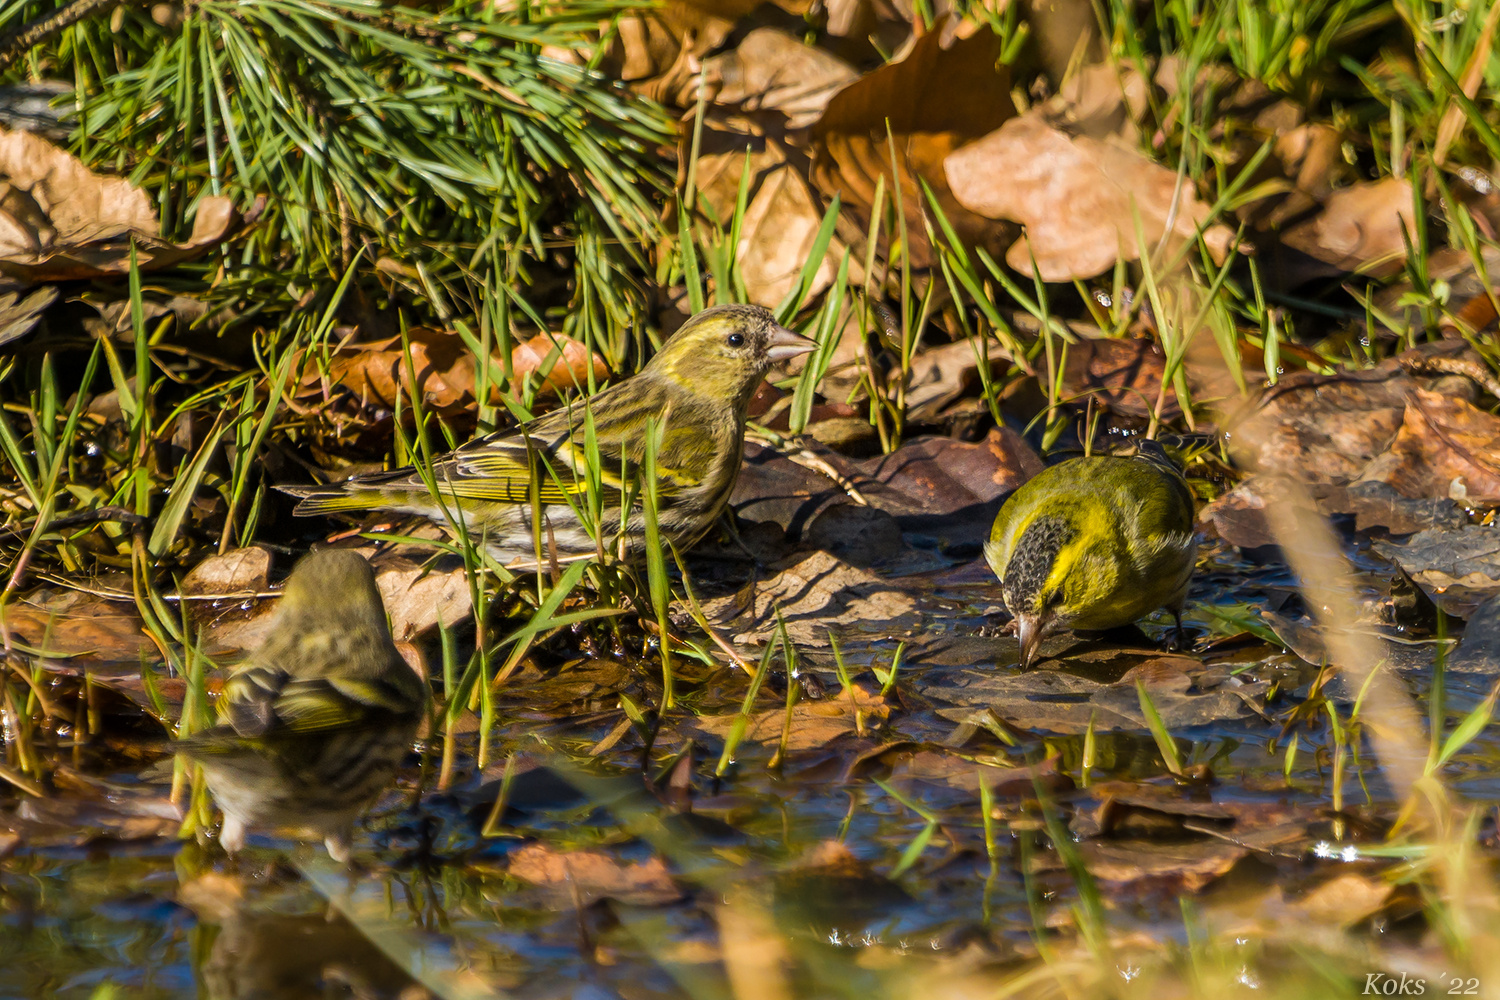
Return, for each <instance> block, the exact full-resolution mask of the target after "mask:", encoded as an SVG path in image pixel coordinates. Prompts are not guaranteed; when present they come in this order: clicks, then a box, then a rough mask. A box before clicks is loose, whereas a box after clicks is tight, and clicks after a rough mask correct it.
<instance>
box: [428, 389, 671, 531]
mask: <svg viewBox="0 0 1500 1000" xmlns="http://www.w3.org/2000/svg"><path fill="white" fill-rule="evenodd" d="M605 397H609V398H605ZM622 398H624V397H621V396H619V395H618V394H616V395H613V396H612V395H610V390H606V391H605V393H603V394H601V395H600V396H597V397H595V399H594V400H592V401H590V403H589V404H588V405H589V409H590V411H591V412H592V414H593V423H594V427H593V437H594V450H595V451H596V452H597V454H598V461H597V463H595V462H593V461H591V456H590V453H589V452H590V449H589V446H588V444H587V436H588V435H587V432H586V424H585V420H586V418H585V416H584V409H583V407H582V406H575V407H572V408H570V409H561V410H554V411H552V412H551V413H549V414H547V415H546V416H544V417H542V418H540V419H538V420H535V421H532V422H531V423H530V424H527V425H525V426H524V427H520V428H517V429H514V430H507V431H502V432H499V433H496V434H491V435H489V436H487V437H483V438H479V439H477V440H475V441H471V442H469V443H468V444H466V445H464V446H463V447H461V448H459V449H458V450H457V451H454V452H452V453H451V454H449V455H448V456H446V457H445V458H444V459H443V460H442V461H440V462H438V463H436V464H435V466H434V468H433V473H434V475H435V477H436V478H437V481H438V486H439V488H440V489H441V490H443V491H444V492H451V493H452V494H453V495H454V496H456V497H459V498H461V499H472V500H489V501H494V502H500V503H527V502H529V501H530V500H531V489H532V486H531V483H532V479H533V477H535V478H536V480H537V492H538V499H540V500H541V502H542V503H544V504H561V503H568V502H570V501H574V500H576V499H577V498H580V497H583V496H585V495H587V493H588V491H589V478H590V477H589V474H588V470H590V469H592V471H593V477H594V478H595V481H596V482H597V484H598V489H599V490H600V491H602V492H603V494H604V505H605V506H606V507H610V506H618V504H619V498H620V495H621V494H622V493H623V492H626V484H631V485H630V489H631V490H632V491H633V490H634V489H635V488H636V487H635V485H634V484H636V483H638V482H639V480H640V470H641V459H642V452H643V439H644V434H645V419H646V418H645V410H646V409H647V408H650V407H652V406H653V405H656V410H655V414H654V415H655V416H656V417H657V418H659V419H660V418H664V417H665V416H666V413H667V412H669V411H670V409H671V407H670V405H669V404H661V401H655V400H654V397H653V399H651V400H639V401H637V400H631V401H630V402H629V405H623V404H621V403H620V400H621V399H622ZM683 486H684V483H683V482H680V481H679V477H677V476H676V475H674V473H673V472H672V470H670V469H667V468H665V467H663V466H660V465H659V466H658V469H657V493H658V495H659V496H661V497H672V496H673V495H675V494H676V493H678V492H679V491H680V490H681V489H682V488H683Z"/></svg>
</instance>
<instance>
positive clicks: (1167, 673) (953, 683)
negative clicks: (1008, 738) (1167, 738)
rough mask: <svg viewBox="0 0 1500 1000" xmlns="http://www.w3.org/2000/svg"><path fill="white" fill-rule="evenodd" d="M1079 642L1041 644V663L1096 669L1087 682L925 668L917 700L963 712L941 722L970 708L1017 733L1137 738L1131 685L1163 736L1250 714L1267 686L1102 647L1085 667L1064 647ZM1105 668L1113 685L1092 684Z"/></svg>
mask: <svg viewBox="0 0 1500 1000" xmlns="http://www.w3.org/2000/svg"><path fill="white" fill-rule="evenodd" d="M1080 642H1081V640H1079V639H1077V638H1076V637H1061V638H1058V639H1056V640H1053V642H1052V644H1049V645H1044V646H1043V649H1042V651H1043V654H1044V655H1045V656H1047V657H1049V658H1051V657H1055V656H1058V655H1060V654H1065V658H1064V659H1063V660H1060V661H1059V662H1060V663H1062V664H1064V665H1066V666H1067V667H1068V668H1070V669H1088V668H1090V667H1093V668H1096V669H1091V670H1090V674H1091V676H1082V675H1081V674H1075V673H1069V672H1067V671H1066V670H1063V669H1045V670H1032V671H1028V672H1026V673H1010V672H1006V671H996V670H995V669H994V668H993V667H988V666H987V667H984V668H975V667H957V668H952V669H930V670H929V671H928V673H927V674H925V675H923V676H922V677H920V678H918V679H917V680H916V681H915V682H914V683H915V684H916V685H917V690H918V692H919V693H920V694H921V695H922V696H923V697H925V698H930V699H932V700H933V701H936V702H938V703H940V704H944V703H946V704H948V705H953V706H964V707H963V708H954V709H945V710H943V711H942V712H941V713H940V714H943V715H944V717H948V718H956V719H957V718H967V717H968V715H969V714H970V709H971V708H985V709H992V710H993V711H994V713H995V714H996V715H997V716H998V717H999V718H1000V719H1002V720H1003V721H1005V722H1007V723H1009V724H1011V725H1013V726H1016V727H1018V728H1021V729H1029V730H1041V731H1047V732H1054V733H1074V734H1076V733H1083V732H1085V731H1087V729H1088V728H1089V727H1090V726H1091V725H1092V726H1094V727H1095V728H1096V729H1097V730H1098V731H1099V732H1111V731H1116V730H1132V731H1138V732H1145V731H1146V730H1147V728H1148V727H1147V723H1146V715H1145V713H1144V712H1143V711H1142V709H1141V702H1140V693H1139V691H1138V690H1137V689H1136V681H1137V680H1139V681H1140V682H1141V683H1142V684H1144V685H1145V686H1146V690H1147V692H1148V693H1149V694H1150V696H1151V699H1152V702H1153V703H1154V704H1155V706H1156V709H1157V711H1158V712H1159V713H1160V715H1161V718H1162V721H1163V722H1164V723H1165V724H1166V726H1167V728H1168V729H1171V730H1177V729H1183V728H1186V727H1189V726H1199V725H1203V724H1205V723H1209V722H1215V721H1218V720H1220V719H1237V718H1243V717H1245V716H1247V715H1250V714H1253V712H1254V710H1255V708H1256V706H1257V702H1256V699H1257V698H1259V697H1260V696H1261V695H1263V694H1264V692H1265V690H1266V688H1267V686H1268V685H1266V684H1265V683H1263V682H1259V681H1256V682H1251V683H1244V682H1241V681H1240V680H1239V679H1238V678H1234V677H1231V676H1229V674H1228V672H1227V671H1226V670H1224V669H1223V668H1221V667H1205V666H1204V665H1203V663H1202V661H1200V660H1197V659H1194V658H1192V657H1186V656H1161V655H1157V654H1154V653H1151V654H1145V653H1142V652H1140V651H1130V650H1110V649H1103V650H1099V651H1098V652H1097V658H1098V659H1099V660H1100V661H1101V662H1099V663H1091V662H1090V661H1091V660H1094V659H1096V657H1093V656H1088V655H1085V654H1079V653H1077V652H1074V651H1073V650H1072V649H1071V648H1070V646H1076V645H1078V644H1079V643H1080ZM1132 661H1134V665H1133V666H1131V667H1130V669H1129V670H1126V671H1124V672H1123V673H1119V672H1117V671H1118V670H1119V666H1118V664H1119V663H1121V662H1123V663H1130V662H1132ZM1106 665H1107V669H1108V674H1107V675H1108V676H1114V677H1118V679H1117V680H1114V681H1112V682H1109V683H1105V682H1103V681H1101V680H1095V679H1094V676H1104V675H1105V674H1104V671H1102V670H1099V669H1097V668H1098V667H1100V666H1106Z"/></svg>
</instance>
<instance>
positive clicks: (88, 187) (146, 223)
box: [0, 128, 239, 289]
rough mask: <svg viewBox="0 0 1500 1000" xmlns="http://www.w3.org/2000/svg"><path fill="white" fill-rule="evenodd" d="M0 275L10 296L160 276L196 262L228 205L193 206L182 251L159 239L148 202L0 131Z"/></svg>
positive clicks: (24, 135) (230, 219)
mask: <svg viewBox="0 0 1500 1000" xmlns="http://www.w3.org/2000/svg"><path fill="white" fill-rule="evenodd" d="M0 177H3V178H4V186H3V187H0V275H4V276H5V278H8V279H10V280H9V281H8V282H6V284H7V285H8V286H9V288H10V289H16V288H24V287H26V286H29V285H34V284H40V283H43V282H53V281H69V280H78V279H87V278H101V277H109V276H115V275H123V274H127V273H129V271H130V268H131V266H132V247H134V253H133V257H134V263H135V266H136V267H137V268H139V269H140V270H142V271H153V270H160V269H161V268H164V267H170V266H172V265H175V264H179V263H181V262H183V261H185V260H189V259H191V258H193V257H196V256H199V255H201V254H203V253H205V252H207V251H208V250H209V248H211V247H212V246H214V245H216V244H217V243H219V242H220V241H221V240H223V238H224V237H225V236H226V235H227V234H228V233H229V231H230V229H232V228H233V226H234V225H235V224H236V222H237V221H238V218H239V217H238V215H237V213H236V212H235V210H234V204H233V202H232V201H230V199H228V198H225V197H220V196H217V195H211V196H208V197H204V198H202V199H201V200H200V201H199V203H198V210H197V214H196V216H195V217H194V219H193V231H192V234H191V235H190V236H189V237H188V240H187V241H186V242H185V243H181V244H176V243H170V242H167V241H165V240H163V239H162V238H161V227H160V223H159V222H158V221H157V218H156V211H155V209H154V208H153V207H152V204H151V200H150V198H149V197H148V196H147V195H146V193H145V192H144V191H142V190H140V189H139V188H137V187H135V186H133V185H132V184H131V183H130V182H129V181H128V180H127V179H125V178H123V177H109V176H106V175H103V174H98V173H95V172H94V171H92V170H90V169H89V168H88V167H86V166H84V164H83V162H82V161H80V160H79V159H78V158H77V157H75V156H73V155H72V154H71V153H69V152H67V151H66V150H64V149H61V148H59V147H57V146H55V145H53V144H52V143H50V142H48V141H47V140H46V139H43V138H41V137H40V136H37V135H33V134H31V133H29V132H12V131H10V130H8V129H5V128H0Z"/></svg>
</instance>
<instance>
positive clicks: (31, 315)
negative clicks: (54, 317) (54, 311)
mask: <svg viewBox="0 0 1500 1000" xmlns="http://www.w3.org/2000/svg"><path fill="white" fill-rule="evenodd" d="M60 294H61V293H60V292H59V291H58V290H57V289H56V288H37V289H34V290H32V291H30V292H28V293H26V295H25V297H24V298H23V297H22V295H21V293H20V292H6V293H5V294H4V295H0V345H4V344H8V343H10V342H11V341H12V340H19V339H20V338H22V337H24V336H26V335H27V334H28V333H30V332H31V331H32V330H34V329H35V328H36V325H37V324H38V323H40V322H41V320H42V314H43V313H45V312H46V311H47V308H48V307H49V306H51V305H52V303H54V302H56V301H57V299H58V296H59V295H60Z"/></svg>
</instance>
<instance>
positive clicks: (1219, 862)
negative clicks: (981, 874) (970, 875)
mask: <svg viewBox="0 0 1500 1000" xmlns="http://www.w3.org/2000/svg"><path fill="white" fill-rule="evenodd" d="M1077 849H1078V852H1079V854H1081V855H1082V856H1083V860H1084V863H1085V864H1087V865H1088V870H1089V874H1091V875H1092V876H1093V877H1094V878H1096V879H1098V880H1099V881H1100V882H1107V883H1115V884H1117V885H1118V884H1122V883H1130V882H1138V881H1141V880H1143V879H1160V880H1165V881H1170V882H1172V883H1173V884H1174V885H1177V886H1179V887H1180V888H1181V890H1182V891H1185V892H1196V891H1198V890H1199V889H1202V888H1203V887H1204V886H1206V885H1208V884H1209V883H1210V882H1212V881H1214V880H1215V879H1217V878H1219V877H1220V876H1221V875H1224V874H1226V873H1227V872H1228V871H1229V869H1231V868H1233V867H1234V866H1235V863H1236V862H1238V861H1239V860H1240V859H1241V858H1243V857H1245V856H1246V855H1247V854H1249V853H1250V851H1249V850H1248V849H1247V848H1244V847H1240V846H1239V845H1237V844H1231V843H1228V842H1226V841H1222V840H1207V839H1206V840H1191V841H1186V842H1184V843H1180V844H1168V843H1160V842H1158V841H1154V840H1086V841H1084V842H1083V843H1081V844H1079V845H1078V847H1077ZM1034 865H1035V867H1034V870H1038V871H1055V870H1059V869H1062V868H1064V867H1065V865H1064V863H1063V861H1062V859H1061V858H1056V857H1054V856H1052V855H1037V856H1035V862H1034Z"/></svg>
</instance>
